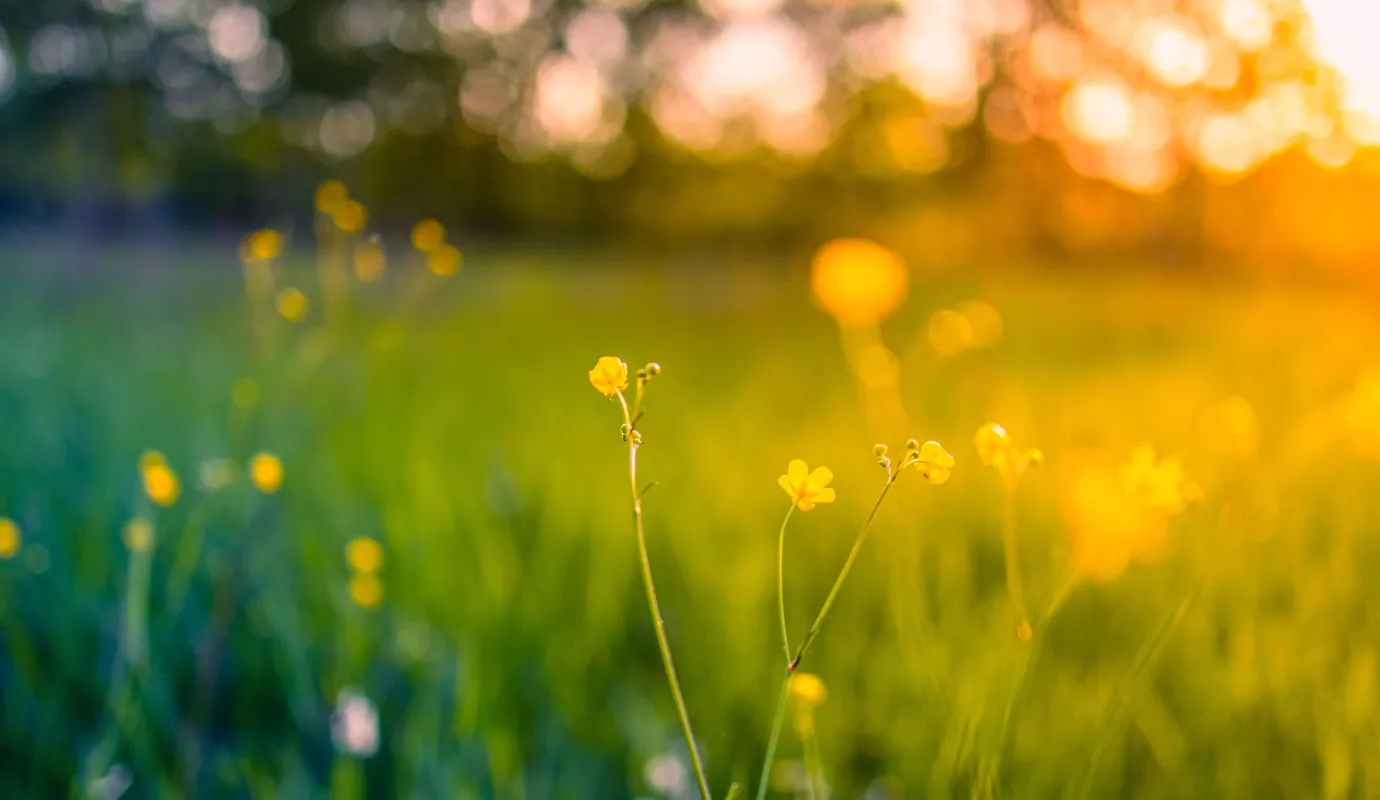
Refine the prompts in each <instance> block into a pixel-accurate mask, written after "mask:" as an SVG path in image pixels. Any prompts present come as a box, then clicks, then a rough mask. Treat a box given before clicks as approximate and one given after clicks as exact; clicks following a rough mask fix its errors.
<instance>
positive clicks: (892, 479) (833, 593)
mask: <svg viewBox="0 0 1380 800" xmlns="http://www.w3.org/2000/svg"><path fill="white" fill-rule="evenodd" d="M908 463H909V462H907V463H906V464H903V465H902V466H901V467H900V468H898V469H896V470H895V471H893V472H892V473H891V474H890V475H889V476H887V480H886V485H885V486H883V487H882V492H881V494H879V495H877V502H876V503H873V504H872V511H870V512H869V513H868V515H867V520H866V521H865V522H863V526H862V530H860V531H858V538H857V539H854V540H853V549H852V550H849V551H848V559H847V560H846V561H844V562H843V569H842V570H840V571H839V576H838V577H837V578H835V579H834V586H833V588H832V589H830V590H829V596H828V597H826V598H824V605H823V606H822V607H821V608H820V609H819V614H818V615H817V616H816V617H815V621H814V623H813V624H811V625H810V631H809V632H808V633H806V634H805V641H804V643H802V644H801V645H800V649H798V650H796V651H795V656H794V657H793V658H790V659H789V662H788V663H787V664H786V679H785V681H784V682H783V683H782V684H781V699H780V700H778V701H777V704H776V719H775V720H774V721H773V722H772V726H771V738H770V739H768V740H767V757H766V760H765V761H764V762H763V763H762V780H761V782H760V783H759V784H758V786H757V800H762V798H764V797H766V796H767V778H768V777H769V776H770V775H771V765H772V760H773V759H774V758H775V757H776V743H777V741H778V740H779V739H780V738H781V719H782V717H784V716H785V714H786V696H787V690H788V689H789V688H790V684H791V676H792V675H793V674H795V671H796V670H797V669H799V668H800V661H801V659H803V658H805V651H806V650H808V649H809V648H810V645H811V644H812V643H813V642H814V641H815V637H816V636H818V635H819V631H820V628H821V627H823V625H824V618H825V617H827V616H829V609H830V608H832V607H833V605H834V599H835V598H837V597H838V595H839V589H840V588H842V587H843V581H844V579H845V578H847V577H848V573H849V572H850V571H851V570H852V569H853V562H854V561H856V560H857V558H858V551H859V550H861V549H862V544H863V540H865V539H866V538H867V532H868V531H869V530H871V529H872V521H873V520H875V519H876V518H877V510H878V509H880V508H881V507H882V501H883V500H885V499H886V495H887V492H889V491H891V487H892V485H893V484H895V483H896V479H897V478H898V477H900V475H901V469H904V468H905V466H907V465H908ZM786 652H787V653H789V652H790V650H787V651H786Z"/></svg>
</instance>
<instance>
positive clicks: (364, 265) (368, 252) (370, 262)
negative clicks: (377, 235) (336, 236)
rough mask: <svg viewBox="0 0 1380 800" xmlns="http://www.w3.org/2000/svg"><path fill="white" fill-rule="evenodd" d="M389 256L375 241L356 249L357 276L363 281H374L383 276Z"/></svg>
mask: <svg viewBox="0 0 1380 800" xmlns="http://www.w3.org/2000/svg"><path fill="white" fill-rule="evenodd" d="M387 268H388V258H387V256H385V255H384V252H383V248H382V247H379V246H378V244H377V243H375V242H366V243H364V244H362V245H360V246H359V247H358V248H356V249H355V277H356V278H359V280H360V282H361V283H373V282H374V281H376V280H378V279H379V278H381V277H383V272H384V270H385V269H387Z"/></svg>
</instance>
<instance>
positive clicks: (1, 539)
mask: <svg viewBox="0 0 1380 800" xmlns="http://www.w3.org/2000/svg"><path fill="white" fill-rule="evenodd" d="M23 546H24V535H23V534H22V533H20V532H19V526H18V525H16V524H15V522H14V520H12V519H10V518H9V517H0V558H2V559H5V560H7V561H8V560H9V559H11V558H14V557H15V556H16V555H19V549H20V548H21V547H23Z"/></svg>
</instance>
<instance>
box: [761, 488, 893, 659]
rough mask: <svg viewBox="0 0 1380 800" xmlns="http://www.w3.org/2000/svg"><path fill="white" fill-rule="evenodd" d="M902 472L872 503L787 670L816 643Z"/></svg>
mask: <svg viewBox="0 0 1380 800" xmlns="http://www.w3.org/2000/svg"><path fill="white" fill-rule="evenodd" d="M900 474H901V471H900V470H897V471H896V472H894V473H892V475H891V476H890V477H889V478H887V482H886V485H885V486H883V487H882V493H881V494H879V495H877V502H876V503H873V504H872V511H871V512H869V513H868V515H867V521H866V522H864V523H863V526H862V530H860V531H858V538H857V539H854V540H853V549H852V550H849V551H848V559H847V560H846V561H844V562H843V569H841V570H839V576H838V577H837V578H835V579H834V586H833V588H831V589H830V590H829V596H828V597H826V598H824V605H823V606H821V607H820V609H819V614H818V615H817V616H816V617H815V621H814V622H813V623H812V624H811V625H810V630H809V632H808V633H806V634H805V641H804V642H803V643H802V644H801V645H800V649H799V650H797V651H796V653H795V658H793V659H791V663H790V666H788V667H787V671H789V672H795V671H796V669H798V668H799V667H800V661H801V659H803V658H804V657H805V651H806V650H808V649H809V648H810V645H811V644H813V643H814V641H815V637H816V636H818V635H819V631H820V628H821V627H823V625H824V618H825V617H827V616H829V609H830V608H833V606H834V600H835V599H836V598H837V597H838V596H839V589H842V588H843V581H844V580H845V579H846V578H847V577H848V573H849V572H850V571H852V569H853V562H854V561H856V560H857V558H858V552H859V551H860V550H862V545H863V541H864V540H865V539H867V532H868V531H869V530H871V529H872V521H873V520H875V519H876V518H877V510H878V509H880V508H881V507H882V501H883V500H885V499H886V495H887V492H890V491H891V487H892V486H893V485H894V484H895V483H896V478H897V477H899V476H900Z"/></svg>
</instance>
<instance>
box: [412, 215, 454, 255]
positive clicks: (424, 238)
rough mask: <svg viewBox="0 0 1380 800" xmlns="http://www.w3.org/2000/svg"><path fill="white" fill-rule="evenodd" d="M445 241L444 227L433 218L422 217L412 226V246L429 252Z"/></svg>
mask: <svg viewBox="0 0 1380 800" xmlns="http://www.w3.org/2000/svg"><path fill="white" fill-rule="evenodd" d="M445 243H446V229H445V227H444V226H443V225H441V223H439V222H437V221H436V220H434V219H424V220H421V221H419V222H418V223H417V224H416V225H414V226H412V246H413V247H415V248H417V249H418V250H420V251H422V252H423V253H430V252H431V251H433V250H435V249H436V248H438V247H440V246H441V245H443V244H445Z"/></svg>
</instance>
